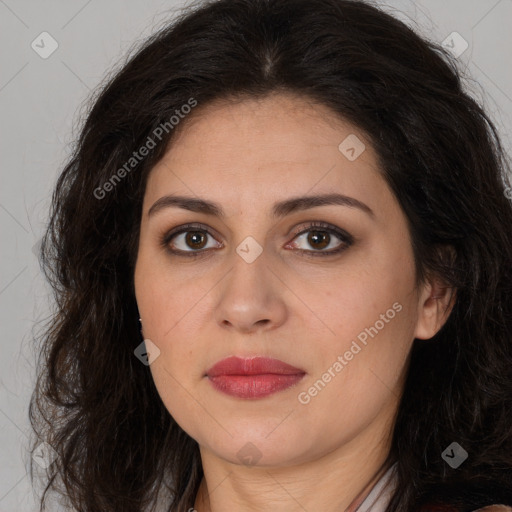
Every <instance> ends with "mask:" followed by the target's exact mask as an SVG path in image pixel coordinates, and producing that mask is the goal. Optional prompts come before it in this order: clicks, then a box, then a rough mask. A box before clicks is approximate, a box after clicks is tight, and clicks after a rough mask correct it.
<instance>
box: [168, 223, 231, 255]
mask: <svg viewBox="0 0 512 512" xmlns="http://www.w3.org/2000/svg"><path fill="white" fill-rule="evenodd" d="M209 239H210V240H209ZM162 245H163V246H164V247H165V248H166V249H167V250H168V251H170V252H171V253H173V254H179V255H184V256H196V255H199V254H201V253H206V252H209V251H208V249H213V248H219V247H222V245H221V244H219V243H216V241H215V239H214V238H213V236H212V235H211V234H210V232H209V231H208V230H206V229H202V228H201V226H198V225H185V226H181V227H179V228H177V229H175V230H173V231H171V232H170V233H168V234H167V235H165V236H164V237H163V238H162Z"/></svg>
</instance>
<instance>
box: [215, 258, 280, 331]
mask: <svg viewBox="0 0 512 512" xmlns="http://www.w3.org/2000/svg"><path fill="white" fill-rule="evenodd" d="M233 260H234V261H233V266H232V268H231V270H230V271H229V272H228V274H227V276H226V277H225V278H224V279H223V280H222V283H220V286H219V287H218V290H217V293H218V299H217V305H216V309H215V315H216V321H217V323H218V325H220V326H221V327H222V328H224V329H229V330H232V331H237V332H239V333H244V334H251V333H256V332H266V331H269V330H272V329H275V328H277V327H279V326H280V325H282V324H283V323H284V322H285V320H286V316H287V308H286V304H285V301H284V299H283V295H282V290H283V284H282V282H281V281H280V280H279V279H278V278H277V277H276V274H275V272H274V271H273V270H272V268H271V267H270V266H269V261H268V258H267V257H266V255H265V254H264V252H263V253H262V254H260V256H259V257H258V258H256V259H255V260H254V261H252V262H250V263H248V262H247V261H246V260H245V259H244V258H243V257H240V256H239V255H238V254H237V253H235V255H234V258H233Z"/></svg>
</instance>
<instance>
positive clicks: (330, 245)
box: [292, 222, 354, 256]
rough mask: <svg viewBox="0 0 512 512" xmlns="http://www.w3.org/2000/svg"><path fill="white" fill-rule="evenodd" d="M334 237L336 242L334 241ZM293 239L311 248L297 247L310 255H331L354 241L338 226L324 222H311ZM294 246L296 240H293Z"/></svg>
mask: <svg viewBox="0 0 512 512" xmlns="http://www.w3.org/2000/svg"><path fill="white" fill-rule="evenodd" d="M336 239H338V242H337V243H336ZM294 240H298V241H299V242H301V243H302V244H303V245H309V247H312V248H313V249H312V250H311V249H307V248H305V249H304V248H303V249H301V248H299V251H300V252H303V253H307V254H308V255H311V256H331V255H333V254H338V253H340V252H341V251H343V250H345V249H347V248H348V247H350V246H351V245H352V243H353V242H354V240H353V237H352V236H351V235H349V234H348V233H347V232H345V231H343V230H342V229H340V228H335V227H334V226H331V225H330V224H327V223H326V222H314V223H311V224H310V225H309V226H308V228H307V229H306V230H303V231H301V232H299V233H298V234H297V235H296V236H295V238H294ZM292 245H293V246H294V247H295V246H296V245H297V242H296V241H295V242H293V244H292Z"/></svg>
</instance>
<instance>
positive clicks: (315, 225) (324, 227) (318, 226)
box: [160, 222, 354, 258]
mask: <svg viewBox="0 0 512 512" xmlns="http://www.w3.org/2000/svg"><path fill="white" fill-rule="evenodd" d="M313 230H316V231H320V232H323V233H328V234H330V235H335V236H336V237H337V238H339V239H340V240H341V242H342V243H341V244H340V246H339V247H338V248H337V249H331V250H330V251H321V250H319V251H314V250H310V251H309V250H305V249H296V250H297V251H299V252H300V253H301V254H306V255H307V256H312V257H314V258H316V257H328V256H334V255H336V254H339V253H340V252H342V251H344V250H345V249H348V247H350V246H351V245H352V244H353V242H354V239H353V237H352V236H351V235H349V234H348V233H347V232H346V231H344V230H342V229H340V228H336V227H334V226H332V225H331V224H328V223H326V222H311V223H310V224H309V225H308V226H307V228H306V229H303V230H302V231H299V232H297V233H295V234H294V236H293V240H294V239H295V238H297V237H299V236H300V235H303V234H305V233H308V232H309V231H313ZM188 231H199V232H205V233H207V234H208V235H209V236H212V237H213V235H212V234H211V233H210V232H209V231H208V228H207V227H206V226H204V225H203V224H184V225H183V226H179V227H178V228H175V229H173V230H171V231H170V232H168V233H165V234H164V235H163V236H162V238H161V241H160V243H161V245H162V247H163V248H164V249H165V250H166V251H168V252H170V253H171V254H172V255H177V256H184V257H186V258H198V257H202V256H205V255H206V253H208V252H209V251H211V250H212V249H202V250H197V251H194V250H190V251H182V250H181V249H177V250H176V249H170V248H169V243H170V242H171V241H172V239H173V238H174V237H175V236H177V235H180V234H182V233H187V232H188Z"/></svg>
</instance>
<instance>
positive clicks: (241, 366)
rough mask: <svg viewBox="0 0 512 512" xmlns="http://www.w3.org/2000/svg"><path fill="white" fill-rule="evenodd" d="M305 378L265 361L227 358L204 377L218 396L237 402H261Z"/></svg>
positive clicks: (283, 365)
mask: <svg viewBox="0 0 512 512" xmlns="http://www.w3.org/2000/svg"><path fill="white" fill-rule="evenodd" d="M305 374H306V372H305V371H304V370H302V369H300V368H296V367H294V366H291V365H289V364H287V363H285V362H283V361H280V360H279V359H273V358H267V357H252V358H241V357H236V356H232V357H228V358H227V359H222V360H221V361H219V362H218V363H216V364H215V365H213V366H212V367H211V368H210V369H209V370H208V371H207V372H206V377H208V380H209V381H210V383H211V384H212V386H213V387H214V389H216V390H217V391H220V392H221V393H224V394H227V395H230V396H234V397H237V398H245V399H248V398H253V399H254V398H264V397H266V396H269V395H272V394H274V393H277V392H278V391H283V390H284V389H287V388H289V387H291V386H293V385H295V384H297V383H298V382H299V381H300V380H301V379H302V378H303V377H304V375H305Z"/></svg>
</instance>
